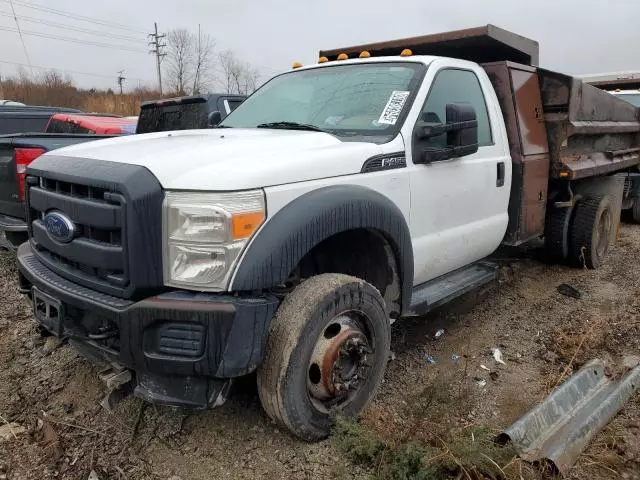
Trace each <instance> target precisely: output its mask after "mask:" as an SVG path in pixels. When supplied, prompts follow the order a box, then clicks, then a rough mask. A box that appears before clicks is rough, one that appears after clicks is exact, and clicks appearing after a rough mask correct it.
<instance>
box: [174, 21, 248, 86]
mask: <svg viewBox="0 0 640 480" xmlns="http://www.w3.org/2000/svg"><path fill="white" fill-rule="evenodd" d="M215 47H216V42H215V39H214V38H213V37H212V36H211V35H209V34H207V33H202V32H201V31H200V30H198V33H192V32H191V31H189V30H187V29H186V28H178V29H174V30H171V31H170V32H169V33H168V34H167V51H166V58H165V59H164V61H163V64H164V65H163V74H164V77H163V86H164V85H166V86H167V87H169V89H170V91H171V92H173V94H175V95H197V94H200V93H205V92H207V91H211V90H212V88H215V89H219V90H220V91H222V92H225V93H237V94H241V95H247V94H249V93H251V92H253V91H254V90H255V89H256V88H257V86H258V81H259V79H260V72H259V70H258V69H257V68H255V67H254V66H252V65H251V64H250V63H248V62H244V61H242V60H240V59H239V58H238V57H237V56H236V54H235V53H234V52H233V51H231V50H225V51H222V52H219V53H216V50H215Z"/></svg>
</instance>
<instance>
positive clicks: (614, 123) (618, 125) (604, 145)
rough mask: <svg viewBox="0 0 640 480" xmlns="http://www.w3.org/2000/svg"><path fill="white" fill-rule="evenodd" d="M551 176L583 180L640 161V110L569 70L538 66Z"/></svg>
mask: <svg viewBox="0 0 640 480" xmlns="http://www.w3.org/2000/svg"><path fill="white" fill-rule="evenodd" d="M538 77H539V79H540V88H541V93H542V103H543V107H544V118H545V123H546V127H547V136H548V141H549V147H550V154H551V177H552V178H569V179H581V178H587V177H591V176H595V175H605V174H609V173H612V172H616V171H620V170H624V169H625V168H629V167H633V166H636V165H637V164H638V163H640V110H639V109H638V108H636V107H634V106H633V105H631V104H630V103H628V102H625V101H624V100H621V99H619V98H616V97H615V96H614V95H610V94H609V93H607V92H605V91H603V90H600V89H598V88H596V87H594V86H592V85H589V84H586V83H584V82H582V81H581V80H579V79H578V78H574V77H571V76H568V75H564V74H560V73H556V72H551V71H549V70H544V69H538Z"/></svg>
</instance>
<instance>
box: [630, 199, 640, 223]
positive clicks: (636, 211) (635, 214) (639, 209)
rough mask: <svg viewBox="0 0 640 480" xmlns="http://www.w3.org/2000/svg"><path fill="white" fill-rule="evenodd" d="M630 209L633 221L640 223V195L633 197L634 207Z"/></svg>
mask: <svg viewBox="0 0 640 480" xmlns="http://www.w3.org/2000/svg"><path fill="white" fill-rule="evenodd" d="M630 210H631V220H633V223H640V197H634V198H633V207H631V208H630Z"/></svg>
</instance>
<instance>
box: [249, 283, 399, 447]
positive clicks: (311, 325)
mask: <svg viewBox="0 0 640 480" xmlns="http://www.w3.org/2000/svg"><path fill="white" fill-rule="evenodd" d="M390 337H391V328H390V324H389V320H388V318H387V314H386V309H385V304H384V300H383V299H382V296H381V295H380V293H379V292H378V291H377V290H376V289H375V288H374V287H373V286H371V285H369V284H368V283H366V282H365V281H364V280H360V279H358V278H354V277H350V276H347V275H342V274H322V275H318V276H315V277H312V278H310V279H308V280H306V281H304V282H303V283H301V284H300V285H299V286H297V287H296V288H295V290H293V292H291V293H290V294H289V295H287V297H286V298H285V300H284V301H283V303H282V304H281V305H280V308H279V309H278V312H277V314H276V316H275V318H274V319H273V321H272V323H271V327H270V329H269V337H268V339H267V345H266V350H265V357H264V360H263V362H262V365H261V366H260V367H259V369H258V393H259V395H260V401H261V403H262V406H263V408H264V409H265V411H266V412H267V414H268V415H269V417H271V418H272V419H273V420H274V421H275V422H276V423H278V424H279V425H281V426H282V427H284V428H286V429H288V430H289V431H291V432H292V433H293V434H294V435H296V436H298V437H300V438H302V439H304V440H308V441H314V440H320V439H322V438H325V437H326V436H327V435H329V433H330V430H331V425H332V415H333V414H340V415H343V416H346V417H353V416H356V415H358V414H359V413H360V412H361V411H362V410H363V409H364V408H365V407H366V406H367V405H368V404H369V402H370V401H371V400H372V399H373V396H374V394H375V392H376V390H377V388H378V386H379V385H380V382H381V381H382V377H383V375H384V370H385V367H386V364H387V359H388V356H389V348H390Z"/></svg>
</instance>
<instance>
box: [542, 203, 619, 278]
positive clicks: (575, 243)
mask: <svg viewBox="0 0 640 480" xmlns="http://www.w3.org/2000/svg"><path fill="white" fill-rule="evenodd" d="M614 214H615V212H614V207H613V200H612V198H611V196H609V195H598V196H596V195H594V196H590V197H585V198H581V197H579V196H576V197H575V198H574V206H573V207H569V208H563V209H556V210H554V211H553V212H551V213H550V214H549V216H548V217H547V223H546V227H545V237H546V239H545V247H546V250H547V254H548V256H549V257H550V259H551V260H554V261H558V262H560V261H567V262H568V263H569V264H571V265H575V266H583V267H586V268H590V269H595V268H598V267H599V266H600V265H602V264H603V263H604V261H605V259H606V256H607V254H608V253H609V250H610V248H611V245H612V243H613V240H614V234H615V232H614V229H615V226H616V225H617V222H616V221H615V216H614Z"/></svg>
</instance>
